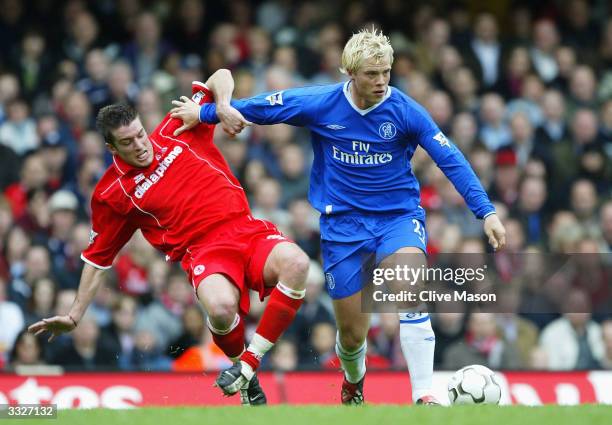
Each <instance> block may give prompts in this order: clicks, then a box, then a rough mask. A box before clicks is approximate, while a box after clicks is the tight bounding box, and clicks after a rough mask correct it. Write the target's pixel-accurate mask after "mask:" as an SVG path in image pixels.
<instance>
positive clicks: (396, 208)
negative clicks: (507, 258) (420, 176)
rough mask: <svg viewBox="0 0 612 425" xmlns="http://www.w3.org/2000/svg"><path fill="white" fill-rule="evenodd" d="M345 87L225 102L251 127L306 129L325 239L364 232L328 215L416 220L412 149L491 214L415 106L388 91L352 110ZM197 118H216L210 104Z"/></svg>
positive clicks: (466, 168)
mask: <svg viewBox="0 0 612 425" xmlns="http://www.w3.org/2000/svg"><path fill="white" fill-rule="evenodd" d="M349 84H350V82H346V83H339V84H334V85H326V86H313V87H302V88H295V89H287V90H283V91H279V92H275V93H264V94H261V95H259V96H255V97H252V98H248V99H242V100H237V101H232V103H231V104H232V106H233V107H234V108H236V109H237V110H238V111H240V112H241V113H242V114H243V115H244V117H245V118H246V119H247V120H249V121H252V122H254V123H256V124H276V123H286V124H290V125H295V126H301V127H307V128H309V129H310V131H311V132H312V147H313V151H314V162H313V166H312V171H311V176H310V191H309V200H310V202H311V204H312V205H313V207H314V208H316V209H317V210H318V211H320V212H321V214H322V216H323V217H328V218H329V220H327V221H326V223H327V225H323V224H324V223H323V220H322V228H321V232H322V237H323V238H324V239H332V240H347V241H348V240H360V239H365V238H367V237H368V235H366V234H367V233H371V229H367V226H365V227H364V228H363V229H355V228H344V229H343V228H336V226H334V225H333V221H332V220H333V217H334V216H342V215H353V214H354V215H358V216H364V217H365V216H368V215H372V214H376V215H379V214H386V215H395V214H413V215H414V216H415V217H418V218H421V219H422V218H423V217H424V213H423V210H422V208H420V205H419V202H420V192H419V183H418V182H417V179H416V178H415V176H414V174H413V172H412V169H411V166H410V159H411V158H412V155H413V154H414V151H415V150H416V148H417V146H419V145H420V146H421V147H423V148H424V149H425V150H426V151H427V152H428V153H429V155H430V156H431V157H432V158H433V160H434V161H435V162H436V164H437V165H438V167H440V168H441V169H442V171H443V172H444V174H445V175H446V176H447V177H448V178H449V179H450V181H451V182H452V183H453V184H454V186H455V188H456V189H457V190H458V191H459V193H461V195H463V198H464V199H465V201H466V203H467V205H468V206H469V208H470V209H471V210H472V212H473V213H474V214H475V216H476V217H477V218H483V217H485V216H487V215H489V214H491V213H493V212H494V211H495V209H494V207H493V205H492V204H491V202H490V201H489V198H488V197H487V194H486V193H485V191H484V189H483V188H482V185H481V184H480V182H479V180H478V178H477V177H476V175H475V174H474V172H473V170H472V168H471V167H470V165H469V163H468V162H467V161H466V159H465V158H464V156H463V155H462V154H461V152H460V151H459V150H458V149H457V148H456V147H455V146H454V145H453V144H452V143H451V142H450V141H449V140H448V139H447V138H446V137H445V136H444V134H443V133H442V132H441V131H440V129H439V128H438V127H437V126H436V124H435V123H434V122H433V120H432V119H431V117H430V116H429V114H428V113H427V111H425V109H424V108H423V107H422V106H420V105H419V104H417V103H416V102H415V101H414V100H413V99H411V98H410V97H408V96H406V95H405V94H403V93H402V92H400V91H399V90H398V89H396V88H394V87H389V88H388V90H387V93H386V95H385V97H384V98H383V100H382V101H381V102H379V103H378V104H376V105H374V106H372V107H370V108H368V109H359V108H358V107H357V106H356V105H355V104H354V103H353V101H352V97H351V94H350V91H349ZM200 121H202V122H209V123H216V122H218V121H219V120H218V118H217V115H216V110H215V105H214V104H206V105H203V106H202V108H201V109H200ZM340 227H345V226H340ZM332 233H333V234H332Z"/></svg>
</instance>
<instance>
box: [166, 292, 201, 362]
mask: <svg viewBox="0 0 612 425" xmlns="http://www.w3.org/2000/svg"><path fill="white" fill-rule="evenodd" d="M182 321H183V333H182V334H181V335H180V336H179V337H178V338H177V339H175V340H174V341H173V342H171V343H170V345H169V346H168V351H167V352H166V354H167V355H168V356H170V357H172V358H174V359H176V358H178V357H180V356H181V355H182V354H183V353H184V352H185V351H186V350H187V349H189V348H190V347H193V346H196V345H198V344H199V343H200V341H202V340H203V339H204V333H205V332H206V320H205V317H204V313H203V312H202V309H201V308H200V307H199V306H198V305H195V304H194V305H190V306H187V308H185V311H184V312H183V317H182Z"/></svg>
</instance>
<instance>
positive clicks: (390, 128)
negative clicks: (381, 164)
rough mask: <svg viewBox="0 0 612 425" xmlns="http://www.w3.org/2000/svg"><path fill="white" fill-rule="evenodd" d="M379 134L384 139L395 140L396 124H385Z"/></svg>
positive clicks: (379, 128) (381, 126)
mask: <svg viewBox="0 0 612 425" xmlns="http://www.w3.org/2000/svg"><path fill="white" fill-rule="evenodd" d="M378 134H379V135H380V137H382V138H383V139H386V140H389V139H393V138H394V137H395V135H396V134H397V128H395V124H393V123H392V122H389V121H387V122H384V123H382V124H381V125H380V127H378Z"/></svg>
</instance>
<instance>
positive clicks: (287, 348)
mask: <svg viewBox="0 0 612 425" xmlns="http://www.w3.org/2000/svg"><path fill="white" fill-rule="evenodd" d="M297 367H298V354H297V347H296V344H295V342H293V341H292V340H291V339H287V338H282V339H280V340H279V341H278V342H277V343H276V345H275V346H274V349H273V350H272V353H270V359H269V368H270V369H272V370H273V371H277V372H291V371H292V370H295V369H297Z"/></svg>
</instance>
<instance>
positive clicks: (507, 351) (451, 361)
mask: <svg viewBox="0 0 612 425" xmlns="http://www.w3.org/2000/svg"><path fill="white" fill-rule="evenodd" d="M497 332H498V331H497V326H496V322H495V317H494V316H493V314H491V313H471V314H470V317H469V318H468V321H467V328H466V333H465V338H464V340H463V341H458V342H456V343H454V344H452V345H451V346H449V347H448V349H447V350H446V352H445V354H444V361H443V364H442V366H443V367H444V368H445V369H449V370H455V369H460V368H462V367H464V366H467V365H470V364H483V365H485V366H487V367H490V368H493V369H496V368H501V369H518V368H520V367H522V365H523V364H522V362H521V357H520V355H519V354H518V350H517V348H516V345H515V343H512V342H508V341H504V340H503V339H501V338H500V337H499V336H498V335H497Z"/></svg>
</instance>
